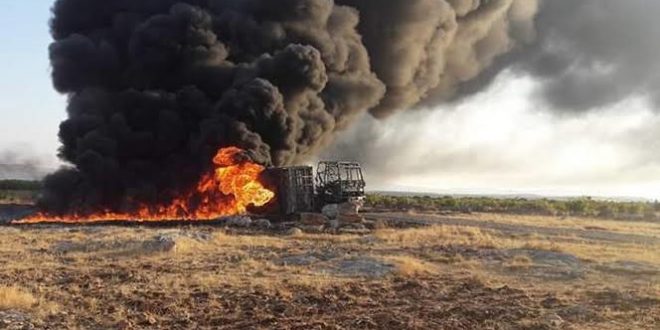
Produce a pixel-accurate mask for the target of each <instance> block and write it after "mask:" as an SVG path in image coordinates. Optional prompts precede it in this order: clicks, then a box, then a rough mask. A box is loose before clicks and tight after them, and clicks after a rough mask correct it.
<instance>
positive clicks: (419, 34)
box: [337, 0, 538, 118]
mask: <svg viewBox="0 0 660 330" xmlns="http://www.w3.org/2000/svg"><path fill="white" fill-rule="evenodd" d="M337 2H338V3H341V4H347V5H350V6H353V7H355V8H357V9H359V10H360V13H361V17H360V18H361V20H362V21H361V23H360V26H359V30H360V33H361V34H362V35H363V36H364V43H365V45H366V46H367V49H368V50H369V54H370V55H371V62H372V65H373V69H374V71H375V72H376V74H377V75H378V77H379V78H380V79H381V80H382V81H383V82H384V83H385V85H386V86H387V94H386V95H385V97H384V98H383V99H382V100H381V102H380V104H379V105H378V106H377V107H376V108H374V109H371V113H372V114H373V115H374V116H376V117H379V118H382V117H386V116H389V115H391V114H392V113H394V112H396V111H400V110H405V109H408V108H411V107H414V106H415V105H416V104H418V103H419V102H420V101H422V100H426V102H427V103H430V102H432V103H435V104H437V103H441V102H444V101H447V100H450V99H452V98H453V97H454V96H455V94H456V92H457V91H458V89H459V88H460V86H461V84H463V83H465V82H468V81H470V80H472V79H474V78H475V77H477V76H478V75H479V74H480V73H481V72H482V71H483V70H484V69H486V68H488V67H489V66H490V65H491V64H492V63H493V61H494V60H495V59H496V58H497V56H499V55H502V54H505V53H507V52H509V51H511V50H513V49H515V48H517V47H521V46H523V45H525V44H527V43H530V42H532V41H533V40H534V36H535V31H534V16H535V14H536V10H537V7H538V1H537V0H490V1H485V0H447V1H444V0H389V1H382V0H337Z"/></svg>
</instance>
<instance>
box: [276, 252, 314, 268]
mask: <svg viewBox="0 0 660 330" xmlns="http://www.w3.org/2000/svg"><path fill="white" fill-rule="evenodd" d="M319 261H321V260H320V259H319V258H317V257H315V256H312V255H309V254H304V255H297V256H287V257H284V258H282V259H280V262H279V264H280V265H284V266H309V265H312V264H315V263H317V262H319Z"/></svg>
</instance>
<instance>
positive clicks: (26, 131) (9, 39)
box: [0, 0, 66, 166]
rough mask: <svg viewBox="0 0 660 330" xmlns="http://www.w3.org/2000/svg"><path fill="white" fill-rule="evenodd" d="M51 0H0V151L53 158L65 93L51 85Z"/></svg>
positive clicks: (44, 158)
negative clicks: (61, 93)
mask: <svg viewBox="0 0 660 330" xmlns="http://www.w3.org/2000/svg"><path fill="white" fill-rule="evenodd" d="M51 5H52V1H51V0H29V1H16V0H0V22H2V24H3V28H2V29H0V40H2V44H1V45H2V48H1V49H0V63H2V64H3V66H2V71H1V73H0V90H1V91H2V94H3V95H2V97H0V113H1V114H2V117H0V152H7V151H21V152H26V151H27V152H26V153H27V154H30V157H37V158H40V159H43V160H44V161H45V162H46V163H47V164H49V166H53V164H54V162H55V159H54V158H55V157H54V155H55V151H56V148H57V145H58V141H57V128H58V124H59V122H61V121H62V119H63V118H64V117H65V100H66V98H65V97H64V96H62V95H60V94H58V93H57V92H55V90H54V89H53V87H52V84H51V80H50V65H49V63H48V45H49V43H50V41H51V37H50V34H49V27H48V20H49V17H50V7H51Z"/></svg>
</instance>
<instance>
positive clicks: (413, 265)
mask: <svg viewBox="0 0 660 330" xmlns="http://www.w3.org/2000/svg"><path fill="white" fill-rule="evenodd" d="M385 260H387V261H389V262H392V263H393V264H394V265H395V266H396V272H397V274H399V275H401V276H406V277H414V276H420V275H433V274H437V272H438V269H437V266H435V265H433V264H431V263H429V262H426V261H423V260H420V259H418V258H415V257H411V256H392V257H386V258H385Z"/></svg>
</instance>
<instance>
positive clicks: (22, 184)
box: [0, 180, 41, 191]
mask: <svg viewBox="0 0 660 330" xmlns="http://www.w3.org/2000/svg"><path fill="white" fill-rule="evenodd" d="M39 189H41V182H40V181H26V180H0V190H24V191H25V190H29V191H34V190H39Z"/></svg>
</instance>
